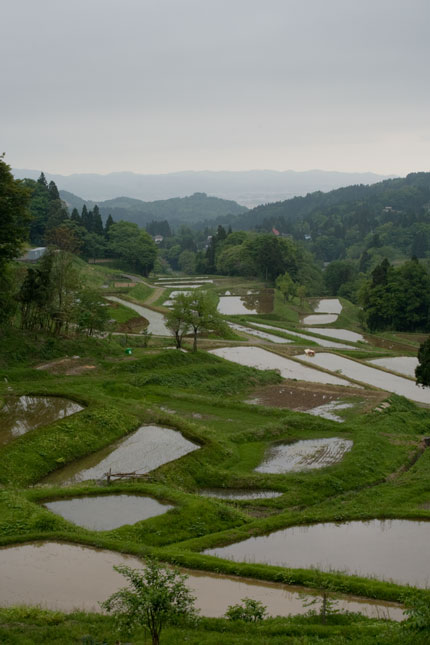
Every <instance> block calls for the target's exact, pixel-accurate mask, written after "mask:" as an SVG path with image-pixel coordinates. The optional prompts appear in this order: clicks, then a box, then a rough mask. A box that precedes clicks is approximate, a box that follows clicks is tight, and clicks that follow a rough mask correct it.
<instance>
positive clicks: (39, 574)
mask: <svg viewBox="0 0 430 645" xmlns="http://www.w3.org/2000/svg"><path fill="white" fill-rule="evenodd" d="M114 565H115V566H118V565H125V566H129V567H131V568H133V569H140V568H141V567H142V562H141V561H140V560H139V559H137V558H135V557H132V556H127V555H124V554H120V553H115V552H112V551H107V550H101V549H94V548H91V547H83V546H79V545H76V544H64V543H58V542H40V543H34V544H21V545H19V546H12V547H3V548H0V575H1V580H2V583H3V584H2V585H1V587H0V606H3V607H7V606H13V605H23V604H25V605H33V606H34V605H39V606H41V607H43V608H49V609H56V610H62V611H72V610H74V609H83V610H86V611H96V612H100V611H101V610H100V606H99V604H98V603H99V602H101V601H103V600H106V598H107V597H108V596H110V595H111V594H112V593H114V592H115V591H117V590H118V589H119V588H120V587H123V586H126V580H125V578H124V577H123V576H121V575H120V574H119V573H117V572H116V571H114V569H113V566H114ZM183 572H184V573H187V574H188V575H189V576H190V577H189V580H188V582H187V584H188V586H189V587H190V589H191V590H192V592H193V594H194V595H195V596H196V607H197V608H198V609H200V611H201V613H202V615H204V616H214V617H216V616H222V615H223V614H224V613H225V612H226V610H227V608H228V606H229V605H232V604H236V603H239V602H240V601H241V599H242V598H244V597H251V598H254V599H255V600H259V601H260V602H262V603H263V604H265V605H267V607H268V611H269V613H270V615H274V616H276V615H280V616H286V615H288V614H290V613H292V614H303V613H306V612H307V611H308V609H309V608H308V607H305V606H304V603H305V601H306V600H309V598H310V597H311V598H312V597H314V596H309V595H307V596H306V597H305V598H303V597H301V596H300V595H299V594H300V592H303V591H305V590H304V589H302V588H301V587H288V586H287V585H278V584H275V583H265V582H257V581H253V580H249V579H247V578H239V577H232V576H224V575H218V574H210V573H206V572H205V573H200V572H198V571H187V570H183ZM339 607H340V608H342V609H348V610H349V611H359V612H361V613H363V614H365V615H368V616H374V617H378V616H379V617H381V615H382V616H385V615H389V616H390V617H391V618H392V619H394V620H401V619H402V614H403V612H402V610H401V608H400V607H399V606H397V605H395V604H392V603H384V602H378V603H375V602H372V601H369V600H364V601H362V600H361V599H359V598H354V597H344V598H342V599H341V600H340V603H339Z"/></svg>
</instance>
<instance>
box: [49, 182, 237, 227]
mask: <svg viewBox="0 0 430 645" xmlns="http://www.w3.org/2000/svg"><path fill="white" fill-rule="evenodd" d="M60 197H61V199H62V200H63V201H64V202H66V204H67V206H68V208H69V211H71V210H72V209H73V208H77V209H78V211H79V212H81V211H82V207H83V206H84V204H85V205H86V206H87V208H88V209H89V210H90V209H92V208H93V207H94V206H95V204H97V205H98V207H99V209H100V213H101V216H102V218H103V220H106V218H107V217H108V216H109V215H112V217H113V219H114V220H115V221H120V220H125V221H127V222H135V223H136V224H138V225H139V226H145V224H147V223H148V222H151V221H152V220H168V221H169V223H170V224H172V225H174V226H175V227H176V226H178V225H181V224H195V223H196V222H201V221H206V220H213V219H216V218H218V217H225V216H233V217H234V216H235V215H240V214H242V213H245V212H247V211H248V209H247V208H246V207H245V206H240V205H239V204H237V203H236V202H234V201H231V200H227V199H220V198H219V197H208V195H206V193H194V195H191V196H189V197H173V198H172V199H163V200H158V201H154V202H144V201H142V200H140V199H132V198H130V197H117V198H115V199H109V200H106V201H99V202H94V201H92V200H84V199H82V198H81V197H78V196H77V195H74V194H73V193H69V192H68V191H67V190H60Z"/></svg>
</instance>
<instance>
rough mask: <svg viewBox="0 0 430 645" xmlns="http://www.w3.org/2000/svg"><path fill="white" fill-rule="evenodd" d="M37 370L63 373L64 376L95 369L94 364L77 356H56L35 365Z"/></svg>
mask: <svg viewBox="0 0 430 645" xmlns="http://www.w3.org/2000/svg"><path fill="white" fill-rule="evenodd" d="M36 369H37V370H44V371H46V372H50V373H51V374H63V375H66V376H77V375H79V374H84V373H85V372H87V371H89V370H94V369H96V366H95V365H88V364H86V363H85V359H82V358H80V357H79V356H76V357H75V356H74V357H71V358H69V357H66V358H58V359H57V360H55V361H50V362H49V363H43V364H41V365H37V366H36Z"/></svg>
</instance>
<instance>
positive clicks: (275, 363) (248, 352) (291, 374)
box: [209, 346, 351, 385]
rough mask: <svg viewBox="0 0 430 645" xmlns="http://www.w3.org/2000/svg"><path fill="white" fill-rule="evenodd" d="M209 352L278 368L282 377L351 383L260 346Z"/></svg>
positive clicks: (338, 383) (234, 359)
mask: <svg viewBox="0 0 430 645" xmlns="http://www.w3.org/2000/svg"><path fill="white" fill-rule="evenodd" d="M209 353H210V354H215V355H216V356H221V358H225V359H227V360H229V361H233V362H234V363H239V364H240V365H247V366H248V367H256V368H257V369H260V370H279V372H280V374H281V376H282V377H283V378H291V379H300V380H302V381H310V382H312V383H331V384H333V385H351V383H350V382H349V381H346V380H345V379H343V378H340V377H338V376H334V375H332V374H326V373H325V372H320V371H318V370H314V369H312V368H311V367H306V366H305V365H301V364H300V363H296V362H295V361H292V360H290V359H289V358H284V357H283V356H279V355H278V354H274V353H273V352H268V351H267V350H265V349H262V348H261V347H247V346H246V347H245V346H242V347H221V348H219V349H212V350H210V352H209Z"/></svg>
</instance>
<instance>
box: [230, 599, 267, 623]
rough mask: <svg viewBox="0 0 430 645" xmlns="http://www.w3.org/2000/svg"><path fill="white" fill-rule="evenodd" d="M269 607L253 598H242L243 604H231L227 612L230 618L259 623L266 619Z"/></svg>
mask: <svg viewBox="0 0 430 645" xmlns="http://www.w3.org/2000/svg"><path fill="white" fill-rule="evenodd" d="M266 614H267V607H265V606H264V605H263V603H262V602H260V601H258V600H254V599H253V598H242V604H241V605H239V604H237V605H229V607H228V609H227V611H226V612H225V617H226V618H227V619H228V620H243V621H245V622H247V623H258V622H260V621H262V620H264V619H265V617H266Z"/></svg>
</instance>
